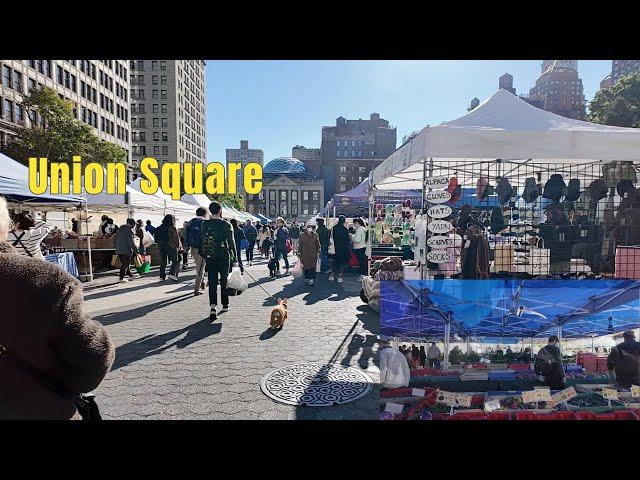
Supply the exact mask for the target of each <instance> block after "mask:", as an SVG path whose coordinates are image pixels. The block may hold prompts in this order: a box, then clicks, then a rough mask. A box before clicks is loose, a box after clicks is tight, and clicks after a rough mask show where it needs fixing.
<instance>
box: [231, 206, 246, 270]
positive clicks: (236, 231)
mask: <svg viewBox="0 0 640 480" xmlns="http://www.w3.org/2000/svg"><path fill="white" fill-rule="evenodd" d="M229 222H230V223H231V226H232V227H233V240H234V241H235V244H236V261H237V262H238V265H239V266H240V272H241V273H243V274H244V265H243V264H242V250H243V248H244V249H246V248H247V245H246V243H247V237H246V236H245V234H244V231H243V230H242V229H241V228H240V227H239V226H238V221H237V220H236V219H235V218H232V219H231V220H229Z"/></svg>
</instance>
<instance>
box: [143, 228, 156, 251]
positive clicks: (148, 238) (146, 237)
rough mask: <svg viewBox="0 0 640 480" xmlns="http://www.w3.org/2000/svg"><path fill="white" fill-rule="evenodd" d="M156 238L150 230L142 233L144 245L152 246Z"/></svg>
mask: <svg viewBox="0 0 640 480" xmlns="http://www.w3.org/2000/svg"><path fill="white" fill-rule="evenodd" d="M154 241H155V240H154V239H153V235H151V233H149V232H144V234H143V235H142V246H143V247H145V248H147V247H150V246H151V245H153V242H154Z"/></svg>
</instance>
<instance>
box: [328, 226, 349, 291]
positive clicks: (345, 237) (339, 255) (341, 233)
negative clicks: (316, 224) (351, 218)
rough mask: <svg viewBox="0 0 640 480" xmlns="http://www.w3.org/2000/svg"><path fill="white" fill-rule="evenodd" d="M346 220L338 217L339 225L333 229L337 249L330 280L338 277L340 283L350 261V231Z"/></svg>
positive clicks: (332, 235) (332, 233)
mask: <svg viewBox="0 0 640 480" xmlns="http://www.w3.org/2000/svg"><path fill="white" fill-rule="evenodd" d="M345 222H346V218H345V216H344V215H340V216H339V217H338V224H337V225H335V226H334V227H333V228H332V229H331V238H333V245H334V247H335V254H334V255H333V269H332V272H331V275H329V280H330V281H332V280H334V279H335V278H336V277H337V278H338V283H342V282H343V281H344V280H343V279H342V273H343V272H344V267H345V266H346V265H347V261H348V260H349V230H347V227H346V226H345Z"/></svg>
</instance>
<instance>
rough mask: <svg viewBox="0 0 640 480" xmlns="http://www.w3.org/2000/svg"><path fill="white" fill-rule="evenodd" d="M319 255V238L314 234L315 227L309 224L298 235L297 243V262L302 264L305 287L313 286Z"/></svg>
mask: <svg viewBox="0 0 640 480" xmlns="http://www.w3.org/2000/svg"><path fill="white" fill-rule="evenodd" d="M319 255H320V238H319V237H318V234H317V233H316V232H315V225H313V224H312V223H309V224H307V227H306V228H305V229H304V231H303V232H302V233H301V234H300V241H299V243H298V261H299V262H302V267H303V268H304V280H305V282H306V284H307V285H313V281H314V280H315V278H316V265H317V263H318V257H319Z"/></svg>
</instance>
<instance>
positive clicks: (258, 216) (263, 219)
mask: <svg viewBox="0 0 640 480" xmlns="http://www.w3.org/2000/svg"><path fill="white" fill-rule="evenodd" d="M252 215H253V216H254V217H256V218H258V219H260V223H262V224H263V225H266V224H267V223H269V222H270V221H271V220H269V219H268V218H267V217H265V216H264V215H261V214H260V213H252Z"/></svg>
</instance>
